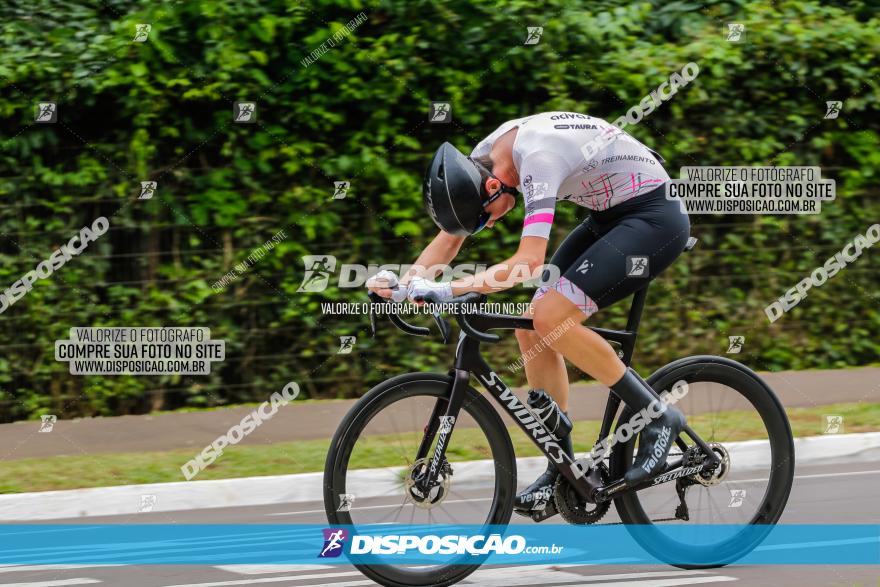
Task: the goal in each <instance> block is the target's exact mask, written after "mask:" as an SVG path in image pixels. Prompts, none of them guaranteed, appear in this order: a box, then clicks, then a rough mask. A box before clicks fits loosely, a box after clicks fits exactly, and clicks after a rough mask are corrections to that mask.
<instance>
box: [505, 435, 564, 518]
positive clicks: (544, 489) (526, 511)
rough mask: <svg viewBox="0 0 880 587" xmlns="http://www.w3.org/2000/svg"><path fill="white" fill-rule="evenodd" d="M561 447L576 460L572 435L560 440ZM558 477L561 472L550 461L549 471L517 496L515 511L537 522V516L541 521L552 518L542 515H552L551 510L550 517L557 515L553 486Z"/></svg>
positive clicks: (514, 504) (548, 464) (514, 503)
mask: <svg viewBox="0 0 880 587" xmlns="http://www.w3.org/2000/svg"><path fill="white" fill-rule="evenodd" d="M559 446H561V447H562V450H564V451H565V452H566V454H567V455H568V456H569V457H571V458H574V451H573V450H572V446H571V436H570V435H569V436H563V437H562V438H561V439H559ZM557 477H559V471H557V470H556V466H555V463H551V462H549V461H548V463H547V470H546V471H544V472H543V473H541V476H540V477H538V478H537V479H536V480H535V482H534V483H532V484H531V485H529V486H528V487H526V488H525V489H524V490H523V491H522V492H521V493H519V494H518V495H517V496H516V499H515V500H514V502H513V511H515V512H516V513H518V514H520V515H521V516H527V517H530V518H532V519H535V520H536V521H540V520H538V519H537V517H536V516H539V517H540V518H541V519H546V518H548V517H550V516H546V517H544V516H542V515H541V514H542V513H544V512H546V513H550V510H551V509H552V513H550V515H554V514H556V506H555V504H554V503H553V484H554V483H556V478H557Z"/></svg>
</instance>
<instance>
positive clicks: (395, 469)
mask: <svg viewBox="0 0 880 587" xmlns="http://www.w3.org/2000/svg"><path fill="white" fill-rule="evenodd" d="M451 387H452V378H451V377H449V376H447V375H439V374H431V373H412V374H408V375H402V376H399V377H395V378H393V379H389V380H388V381H386V382H384V383H382V384H380V385H378V386H377V387H375V388H373V389H372V390H370V391H369V392H368V393H367V394H366V395H365V396H364V397H363V398H361V399H360V400H359V401H358V402H357V403H356V404H355V406H354V407H353V408H352V409H351V411H350V412H349V413H348V415H347V416H346V417H345V419H344V420H343V421H342V423H341V424H340V426H339V429H338V430H337V432H336V435H335V436H334V438H333V441H332V443H331V445H330V451H329V453H328V455H327V462H326V467H325V470H324V507H325V510H326V512H327V518H328V520H329V522H330V523H331V524H333V525H352V526H355V527H366V526H370V527H372V530H373V531H375V525H377V524H405V525H411V526H425V525H479V526H486V525H506V524H507V522H508V521H509V520H510V516H511V513H512V511H513V499H514V495H515V490H516V461H515V457H514V453H513V446H512V444H511V440H510V436H509V435H508V434H507V430H506V428H505V426H504V424H503V422H502V420H501V418H500V417H499V416H498V414H497V413H496V412H495V411H494V410H493V409H492V406H491V405H490V404H489V402H488V400H486V398H485V397H483V396H482V395H480V394H479V393H477V392H476V391H475V390H473V389H472V388H468V389H467V393H466V397H465V398H464V402H463V404H462V408H461V412H460V413H459V416H458V418H457V419H456V422H455V427H454V430H453V432H452V435H451V437H449V439H448V440H447V447H446V458H445V462H443V463H441V464H440V468H439V470H440V471H441V474H440V476H439V478H438V482H437V484H436V485H435V486H434V487H433V488H432V490H431V491H430V492H429V493H428V494H427V495H424V494H421V493H420V492H419V491H418V490H417V489H414V487H413V483H412V479H413V478H414V477H415V476H417V475H418V474H419V473H420V472H421V471H423V470H424V467H426V466H427V462H426V461H427V459H429V458H430V457H431V455H432V454H433V449H434V445H435V444H436V441H437V439H436V438H435V439H434V441H433V442H432V443H431V446H430V449H429V450H428V451H427V457H422V458H417V457H418V451H419V447H420V445H421V444H422V440H423V438H424V436H425V433H424V431H425V430H426V429H427V424H430V422H429V420H430V419H431V416H432V414H436V413H441V414H442V413H444V412H445V407H446V404H447V402H448V398H449V393H450V390H451ZM435 408H436V409H435ZM467 562H470V563H474V562H479V561H475V557H470V558H469V559H467ZM355 566H357V567H358V568H359V569H360V570H361V571H362V572H363V573H364V574H365V575H367V576H368V577H370V578H371V579H373V580H375V581H377V582H378V583H380V584H382V585H388V586H400V587H403V586H420V585H436V586H442V585H451V584H453V583H455V582H457V581H460V580H462V579H463V578H465V577H466V576H467V575H469V574H470V573H472V572H473V571H474V570H476V569H477V568H478V567H479V564H448V562H447V563H444V564H437V565H423V564H422V565H384V564H383V565H366V564H364V565H358V564H356V565H355Z"/></svg>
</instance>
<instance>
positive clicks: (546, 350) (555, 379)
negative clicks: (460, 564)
mask: <svg viewBox="0 0 880 587" xmlns="http://www.w3.org/2000/svg"><path fill="white" fill-rule="evenodd" d="M591 226H592V221H591V220H590V219H589V218H588V219H587V220H586V221H585V222H584V223H583V224H581V225H579V226H578V227H577V228H575V229H574V230H573V231H572V232H571V233H569V235H568V236H567V237H566V238H565V240H564V241H562V244H561V245H560V246H559V248H558V249H557V250H556V252H555V253H554V254H553V257H551V259H550V264H551V265H555V266H556V267H557V268H558V269H559V271H560V273H562V272H565V271H566V270H567V269H568V268H569V267H570V266H571V265H572V264H573V263H574V262H575V261H576V260H577V258H578V257H580V256H581V254H582V253H583V252H584V251H585V250H586V249H588V248H589V247H590V245H592V244H593V243H594V242H595V240H596V236H595V234H596V233H595V230H594V229H592V228H590V227H591ZM546 291H547V288H544V287H542V288H540V289H539V290H538V291H537V292H536V294H535V298H534V299H535V300H538V299H540V298H541V297H542V296H543V295H544V293H545V292H546ZM524 315H525V316H528V317H531V316H532V312H531V311H529V312H526V313H525V314H524ZM516 338H517V341H518V342H519V348H520V352H521V353H522V357H523V358H524V360H525V363H524V365H525V371H526V378H527V379H528V382H529V387H531V388H532V389H543V390H545V391H546V392H547V393H548V394H550V396H551V397H552V398H553V399H554V401H556V403H557V404H558V406H559V409H561V410H562V411H563V412H565V411H567V410H568V373H567V371H566V370H565V360H564V359H563V358H562V355H561V354H559V353H558V352H556V351H554V350H553V349H551V348H550V347H549V345H548V341H546V340H542V338H541V335H540V334H538V333H536V332H535V331H534V330H517V331H516ZM559 440H560V446H562V448H563V450H565V451H566V453H567V454H568V455H569V456H573V455H574V451H573V450H572V446H571V436H570V435H566V436H564V437H561V438H560V439H559ZM558 475H559V473H558V471H557V469H556V466H555V465H554V464H553V463H550V462H548V463H547V468H546V469H545V470H544V472H543V473H542V474H541V475H540V476H539V477H538V478H537V479H536V480H535V481H534V482H533V483H531V484H530V485H529V486H528V487H526V489H525V490H523V491H521V492H520V493H519V494H518V495H517V496H516V501H515V508H516V511H517V512H518V513H520V514H523V515H532V514H533V513H537V512H540V514H539V517H542V518H543V517H547V516H548V515H552V514H553V513H555V509H551V510H546V507H547V505H548V504H549V503H550V498H551V494H552V490H553V484H554V483H555V481H556V478H557V477H558Z"/></svg>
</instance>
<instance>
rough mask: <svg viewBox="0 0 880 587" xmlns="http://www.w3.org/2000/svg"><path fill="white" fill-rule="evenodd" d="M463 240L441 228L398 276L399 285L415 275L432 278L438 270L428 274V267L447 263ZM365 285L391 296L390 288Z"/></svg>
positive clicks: (382, 294)
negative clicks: (406, 269) (408, 267)
mask: <svg viewBox="0 0 880 587" xmlns="http://www.w3.org/2000/svg"><path fill="white" fill-rule="evenodd" d="M463 242H464V237H463V236H454V235H451V234H449V233H446V232H443V231H442V230H441V231H440V234H438V235H437V236H436V237H434V240H432V241H431V243H430V244H429V245H428V246H427V247H425V249H424V250H423V251H422V254H421V255H419V258H418V259H416V262H415V263H414V264H413V266H412V268H411V269H410V270H409V271H407V272H406V274H405V275H401V276H400V285H401V287H403V288H406V285H407V284H408V283H409V282H410V280H411V279H412V278H413V277H415V276H417V275H418V276H420V277H425V278H426V279H431V280H433V279H434V277H435V276H436V274H437V273H438V270H437V269H434V270H433V271H431V272H430V274H429V272H428V269H429V268H431V267H432V266H437V265H448V264H449V263H450V262H451V261H452V260H453V259H454V258H455V256H456V255H457V254H458V251H459V250H460V249H461V245H462V243H463ZM367 287H368V288H369V290H370V291H372V292H375V293H377V294H379V295H380V296H382V297H383V298H390V297H391V294H392V290H390V289H388V288H387V287H384V286H381V285H378V284H375V285H371V284H370V282H367Z"/></svg>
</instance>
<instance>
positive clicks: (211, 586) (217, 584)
mask: <svg viewBox="0 0 880 587" xmlns="http://www.w3.org/2000/svg"><path fill="white" fill-rule="evenodd" d="M327 577H363V573H361V572H360V571H344V572H341V573H314V574H311V575H285V576H284V577H266V578H263V579H254V578H253V577H250V578H247V579H236V580H234V581H214V582H211V583H186V584H180V585H168V586H167V587H223V586H224V585H253V584H255V583H279V582H281V581H306V580H308V579H324V578H327ZM363 584H364V585H374V583H373V582H372V581H367V582H366V583H363ZM333 585H334V587H338V586H339V585H341V584H340V583H333ZM0 587H3V585H0Z"/></svg>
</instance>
